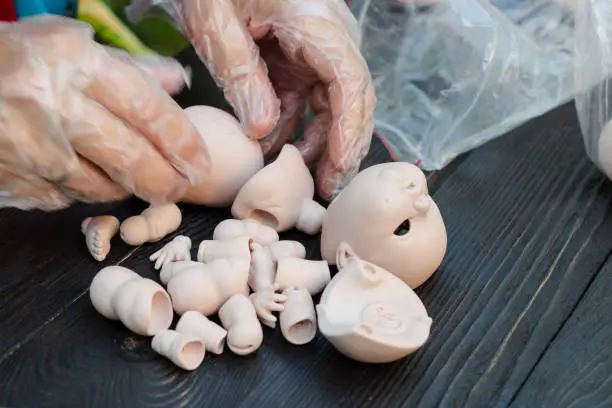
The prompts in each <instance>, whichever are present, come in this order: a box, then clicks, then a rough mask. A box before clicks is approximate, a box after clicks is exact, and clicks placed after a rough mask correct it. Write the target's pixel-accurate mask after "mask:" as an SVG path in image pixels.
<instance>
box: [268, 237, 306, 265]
mask: <svg viewBox="0 0 612 408" xmlns="http://www.w3.org/2000/svg"><path fill="white" fill-rule="evenodd" d="M268 250H269V251H270V255H271V258H272V261H273V262H277V261H278V260H279V259H282V258H301V259H304V258H306V248H305V247H304V245H303V244H302V243H300V242H298V241H278V242H274V243H272V244H270V245H268Z"/></svg>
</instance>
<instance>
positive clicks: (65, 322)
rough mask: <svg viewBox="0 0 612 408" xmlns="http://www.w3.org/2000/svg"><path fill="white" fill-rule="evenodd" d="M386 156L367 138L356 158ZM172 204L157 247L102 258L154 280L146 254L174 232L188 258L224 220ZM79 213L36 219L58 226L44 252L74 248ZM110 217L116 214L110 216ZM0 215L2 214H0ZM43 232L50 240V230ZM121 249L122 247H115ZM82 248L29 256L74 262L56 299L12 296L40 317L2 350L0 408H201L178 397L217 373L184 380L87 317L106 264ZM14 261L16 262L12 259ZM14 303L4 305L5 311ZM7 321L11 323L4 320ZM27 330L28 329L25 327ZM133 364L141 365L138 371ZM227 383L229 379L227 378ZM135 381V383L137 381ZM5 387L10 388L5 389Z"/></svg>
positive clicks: (128, 338)
mask: <svg viewBox="0 0 612 408" xmlns="http://www.w3.org/2000/svg"><path fill="white" fill-rule="evenodd" d="M389 159H390V157H389V155H388V153H387V152H386V150H385V149H384V146H383V145H382V143H380V142H379V141H378V140H376V139H375V140H374V143H373V146H372V149H371V153H370V155H369V156H368V157H367V158H366V159H365V160H364V163H363V167H367V166H370V165H372V164H375V163H379V162H381V161H386V160H389ZM133 201H135V200H133ZM134 205H137V206H138V208H132V207H134ZM180 207H181V209H182V212H183V222H182V226H181V228H180V230H179V231H177V232H176V233H173V234H171V235H170V236H168V237H166V238H165V239H164V240H162V241H161V242H159V243H156V244H149V245H144V246H143V247H142V248H139V249H138V250H137V251H136V252H134V254H133V256H132V257H129V258H127V259H122V258H124V257H125V254H126V253H127V252H126V251H125V250H123V249H124V248H120V250H119V251H115V248H114V247H113V250H112V251H111V254H110V255H111V256H109V259H112V262H115V263H117V264H121V265H123V266H126V267H128V268H130V269H133V270H135V271H137V272H138V273H140V274H141V275H142V276H144V277H148V278H152V279H158V273H157V272H156V271H154V269H153V267H152V263H151V262H150V261H149V260H148V257H149V256H150V255H151V254H152V253H153V252H155V251H156V250H158V249H159V248H161V247H162V246H163V245H164V244H165V243H167V242H168V241H170V240H171V239H172V238H173V237H175V236H176V235H179V234H185V235H187V236H189V237H191V238H192V241H193V248H192V249H193V250H192V252H193V257H194V259H195V255H196V253H197V246H198V244H199V243H200V242H201V241H202V240H204V239H211V238H212V232H213V229H214V227H215V226H216V225H217V224H218V223H219V222H220V221H222V220H224V219H226V218H229V217H230V216H231V214H230V212H229V210H228V209H208V208H203V207H198V206H191V205H181V206H180ZM142 208H144V204H142V203H140V204H134V203H133V202H129V203H126V204H124V205H123V206H121V207H120V210H121V211H119V210H118V209H117V208H115V209H114V211H110V210H105V211H102V213H113V214H116V215H117V216H119V217H120V218H122V219H123V218H125V217H126V216H129V215H132V214H135V213H137V212H138V211H140V210H142ZM71 211H72V212H71ZM79 211H85V210H84V209H83V208H80V207H78V208H77V207H75V208H74V209H71V210H69V211H68V212H61V213H57V214H45V215H43V214H40V217H41V218H42V219H44V220H45V221H46V222H47V223H50V225H55V224H61V225H64V227H63V228H62V229H61V230H60V232H59V235H61V238H60V239H55V240H53V239H51V237H45V239H49V241H50V242H49V245H48V247H49V248H50V251H51V250H54V251H55V252H57V253H60V252H62V251H58V248H60V245H67V244H65V242H70V246H71V248H77V247H78V244H77V241H79V240H81V241H82V235H80V231H79V229H78V226H79V223H80V220H81V219H82V218H83V217H84V216H85V215H91V214H98V213H99V211H101V209H100V208H88V209H86V212H87V214H84V215H81V214H80V213H79ZM96 211H98V212H96ZM118 212H119V213H121V214H117V213H118ZM0 214H2V213H1V212H0ZM26 214H27V213H23V214H22V215H23V216H26ZM10 215H13V214H12V212H11V214H8V213H7V216H10ZM62 217H63V218H62ZM7 219H12V220H13V222H20V223H23V224H28V223H29V222H31V221H30V220H26V219H24V218H23V217H22V218H19V219H14V218H12V217H7ZM5 225H7V224H6V223H2V219H0V228H3V227H4V226H5ZM15 225H19V224H15ZM7 226H8V225H7ZM51 231H53V233H54V234H55V235H58V231H56V230H51ZM18 238H19V241H15V242H23V241H25V240H26V239H27V235H25V236H19V237H18ZM283 238H284V239H297V240H300V241H301V242H303V243H304V244H305V246H306V247H307V256H308V257H309V258H316V259H320V250H319V245H318V242H319V238H318V237H316V236H315V237H310V236H306V235H304V234H301V233H298V232H295V231H290V232H287V233H285V234H283ZM72 241H74V242H72ZM58 242H60V244H58ZM79 242H80V241H79ZM119 242H120V241H119ZM32 245H34V243H32ZM122 247H126V246H125V245H123V246H122ZM83 248H84V244H83ZM83 248H80V252H82V253H81V254H74V253H71V252H63V255H68V256H67V257H66V258H65V259H63V260H61V259H60V257H56V258H52V257H51V255H50V251H46V252H34V253H33V254H32V259H36V260H38V259H39V258H38V256H41V257H42V258H40V259H41V260H42V259H44V260H47V261H46V262H51V261H54V263H55V268H56V269H61V268H62V266H63V265H68V264H69V263H71V262H72V260H74V259H77V260H80V261H82V262H81V263H79V262H74V265H75V268H66V269H65V272H64V273H63V274H62V278H61V279H59V280H58V283H57V285H59V286H60V290H59V291H58V293H56V294H55V295H54V299H55V298H57V299H56V300H53V301H50V302H47V301H43V302H42V304H41V302H40V300H39V299H38V297H37V293H36V292H34V291H33V289H32V288H29V292H27V293H21V294H20V295H19V296H20V298H19V299H27V300H28V301H29V302H30V304H31V305H32V308H31V310H28V314H24V315H23V316H22V319H21V320H23V319H26V318H27V317H28V315H29V314H32V313H34V314H39V315H40V316H41V319H40V320H36V321H33V322H30V324H29V326H34V325H35V326H36V327H37V328H38V327H39V326H40V327H39V329H38V330H34V331H33V333H31V335H30V336H28V337H27V338H26V340H27V341H20V342H18V343H16V344H15V345H13V348H12V349H11V350H9V352H6V353H5V354H4V355H3V356H2V357H1V358H0V362H1V364H0V384H3V386H2V387H1V389H0V406H5V405H8V406H24V405H28V406H29V405H32V404H33V405H36V406H53V407H57V406H130V407H134V406H151V405H156V404H159V403H162V404H163V403H169V404H171V405H172V404H174V403H175V402H177V401H182V402H181V403H186V404H187V405H190V404H191V403H193V402H194V401H196V400H201V401H206V402H207V406H208V401H209V400H208V396H207V394H208V393H209V392H212V391H207V393H204V394H202V393H197V395H191V396H190V395H187V394H185V391H188V390H190V389H194V387H197V388H201V389H202V390H206V388H205V387H203V386H202V384H201V382H202V381H204V382H206V383H209V382H210V383H211V387H213V388H214V389H215V390H217V387H218V386H217V385H213V384H216V380H215V378H216V377H218V376H219V375H220V373H219V372H208V370H203V371H202V370H200V371H198V375H196V376H195V377H193V378H191V377H190V378H191V379H188V378H187V377H184V374H182V373H179V372H177V371H176V369H175V368H174V367H173V366H172V365H171V364H170V363H168V362H167V361H166V360H164V359H163V358H160V357H159V356H157V355H156V354H155V353H153V352H152V351H151V349H150V341H149V340H148V339H145V338H142V337H140V336H135V335H133V334H130V333H129V332H128V331H127V330H126V329H124V328H123V327H122V326H121V325H120V324H119V323H116V322H111V321H107V320H105V319H104V318H102V317H101V316H100V315H98V314H97V313H96V312H95V310H94V309H93V307H92V306H91V303H90V300H89V294H88V291H87V288H88V286H89V283H90V282H91V279H92V278H93V276H94V275H95V273H96V272H97V271H98V270H99V269H101V268H102V267H103V266H105V265H108V264H111V262H105V263H104V264H97V263H95V261H93V260H90V259H89V257H88V256H89V255H88V253H87V250H86V249H83ZM126 248H127V247H126ZM128 250H129V248H128ZM50 257H51V258H50ZM117 261H121V262H117ZM15 262H22V261H21V260H20V259H15ZM82 264H87V265H88V267H87V268H85V267H83V266H82ZM45 272H46V273H47V274H48V275H49V276H53V273H50V272H49V271H48V270H46V271H45ZM67 280H68V281H69V282H68V283H67V282H66V281H67ZM66 284H68V286H69V288H70V291H67V290H66V288H65V287H62V285H66ZM56 289H57V288H56ZM62 300H63V303H62ZM47 303H49V304H47ZM16 306H17V305H11V307H13V309H15V307H16ZM41 306H42V307H41ZM15 310H16V309H15ZM0 322H1V323H0V324H3V329H4V328H5V326H4V321H3V320H0ZM9 323H11V322H10V321H9ZM31 330H32V327H30V331H31ZM3 333H4V330H3ZM13 338H14V336H11V339H13ZM21 339H22V340H23V336H21ZM275 342H276V343H279V344H280V347H281V348H283V347H284V349H285V352H291V351H293V350H294V348H293V347H290V346H288V345H287V344H285V343H284V341H282V340H281V339H280V337H279V338H277V339H276V341H275ZM278 347H279V345H278V344H277V346H272V348H273V349H274V350H275V349H277V348H278ZM264 353H265V351H264ZM260 355H261V353H260ZM307 356H308V354H304V357H307ZM22 357H26V359H27V362H25V364H26V366H24V367H22V368H23V369H21V368H19V369H17V370H15V369H14V366H13V364H14V361H16V360H21V358H22ZM258 358H261V357H258ZM284 358H285V359H286V360H287V362H290V361H291V360H292V358H293V357H291V356H286V357H284ZM207 360H209V361H207V365H208V364H213V365H214V364H219V362H220V363H221V366H220V367H221V370H223V371H227V372H230V371H233V370H234V369H239V370H240V367H243V371H244V372H243V373H241V374H240V375H241V376H245V377H249V376H250V377H252V378H257V377H258V375H259V372H260V367H259V366H257V365H256V366H252V365H249V367H250V368H249V369H248V370H245V369H244V367H246V366H245V364H247V363H248V362H249V361H252V360H253V357H250V358H246V359H242V358H238V357H235V356H232V355H231V353H229V352H228V353H225V355H224V356H223V358H222V359H217V360H219V362H217V363H215V357H214V356H212V357H210V358H207ZM137 363H138V364H137ZM20 364H21V363H20ZM139 364H145V366H141V365H139ZM135 367H138V368H137V369H136V371H135V370H134V369H135ZM258 367H259V368H258ZM202 376H204V377H202ZM179 378H183V379H184V380H180V381H179V383H177V384H175V383H174V382H173V381H174V380H173V379H175V380H178V379H179ZM232 378H235V375H234V376H233V377H232ZM140 380H142V381H141V382H140ZM183 381H187V382H183ZM250 381H252V380H250ZM75 383H78V384H82V385H83V387H80V386H79V387H74V388H72V387H71V388H70V392H62V387H64V386H68V385H69V384H75ZM9 384H10V385H9ZM62 384H63V385H62ZM13 386H14V388H12V387H13ZM165 386H168V387H170V389H169V391H168V394H167V395H159V394H158V387H165ZM216 392H217V393H221V394H223V393H226V392H227V389H223V388H219V389H218V390H217V391H216ZM123 394H125V396H123ZM128 395H131V397H127V396H128ZM240 395H241V394H240V393H237V394H236V395H230V396H228V397H227V398H229V399H230V400H235V398H236V397H240ZM117 398H120V399H122V400H124V401H125V405H121V403H120V405H113V404H114V402H115V400H116V399H117ZM125 398H127V399H125ZM217 398H220V397H217ZM192 400H193V401H192ZM238 401H240V399H238Z"/></svg>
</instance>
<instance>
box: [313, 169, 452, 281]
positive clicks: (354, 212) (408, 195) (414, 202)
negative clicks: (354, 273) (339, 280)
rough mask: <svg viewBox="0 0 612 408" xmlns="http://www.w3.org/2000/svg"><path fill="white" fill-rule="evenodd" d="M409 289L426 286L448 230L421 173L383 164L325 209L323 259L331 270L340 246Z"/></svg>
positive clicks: (361, 176) (364, 173)
mask: <svg viewBox="0 0 612 408" xmlns="http://www.w3.org/2000/svg"><path fill="white" fill-rule="evenodd" d="M342 241H346V242H347V243H348V244H349V245H350V246H351V247H352V248H353V250H354V251H355V252H356V253H357V254H358V255H359V257H361V258H362V259H363V260H365V261H368V262H371V263H373V264H375V265H378V266H380V267H381V268H383V269H385V270H387V271H389V272H391V273H393V274H395V275H396V276H398V277H399V278H400V279H402V280H403V281H404V282H405V283H406V284H408V285H409V286H410V287H411V288H413V289H414V288H416V287H418V286H420V285H421V284H422V283H423V282H425V281H426V280H427V279H428V278H429V277H430V276H431V275H432V274H433V273H434V272H435V271H436V269H437V268H438V267H439V266H440V264H441V262H442V259H443V258H444V254H445V252H446V228H445V226H444V221H443V220H442V216H441V214H440V211H439V210H438V207H437V206H436V204H435V203H434V201H433V200H432V198H431V197H430V196H429V194H428V190H427V179H426V178H425V175H424V174H423V172H422V171H421V170H420V169H419V168H418V167H416V166H414V165H412V164H410V163H384V164H379V165H375V166H372V167H369V168H367V169H365V170H363V171H362V172H360V173H358V174H357V175H356V176H355V177H354V178H353V180H351V182H350V183H349V184H348V185H347V186H346V187H345V188H344V190H342V192H341V193H340V194H339V195H338V196H337V197H336V198H335V199H334V200H333V201H332V203H331V204H330V205H329V207H328V209H327V214H326V216H325V220H324V222H323V230H322V233H321V254H322V257H323V259H325V260H327V261H328V262H329V263H330V265H333V263H334V260H335V256H336V250H337V249H338V245H339V244H340V242H342Z"/></svg>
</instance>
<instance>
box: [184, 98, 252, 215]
mask: <svg viewBox="0 0 612 408" xmlns="http://www.w3.org/2000/svg"><path fill="white" fill-rule="evenodd" d="M184 112H185V115H187V118H189V119H190V120H191V122H192V123H193V124H194V125H195V127H196V129H197V130H198V132H199V133H200V136H201V137H202V139H204V141H205V142H206V146H207V148H208V152H209V153H210V157H212V158H213V160H212V162H211V164H210V168H209V171H208V173H207V174H206V175H205V176H204V178H203V179H202V180H201V181H200V182H199V183H198V184H197V185H195V186H193V187H190V188H189V189H188V190H187V193H186V194H185V196H184V197H183V199H182V201H184V202H188V203H193V204H200V205H206V206H209V207H229V206H230V205H232V201H234V198H236V195H237V194H238V191H239V190H240V188H241V187H242V186H243V185H244V184H245V183H246V182H247V181H248V180H249V179H250V178H251V177H252V176H253V175H254V174H255V173H257V172H258V171H259V170H260V169H261V168H262V167H263V165H264V159H263V153H262V151H261V147H260V146H259V143H258V142H257V141H255V140H250V139H249V138H247V137H246V136H245V134H244V133H243V132H242V129H241V127H240V123H239V122H238V121H237V120H236V119H235V118H234V117H233V116H232V115H230V114H229V113H226V112H224V111H222V110H221V109H217V108H214V107H212V106H191V107H189V108H187V109H185V110H184Z"/></svg>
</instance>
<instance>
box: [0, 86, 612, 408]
mask: <svg viewBox="0 0 612 408" xmlns="http://www.w3.org/2000/svg"><path fill="white" fill-rule="evenodd" d="M202 86H203V87H204V88H202ZM203 89H208V91H206V92H213V93H214V92H215V91H210V87H209V85H206V84H204V85H202V83H200V84H198V83H197V82H196V84H195V85H194V90H193V91H192V92H191V93H189V92H188V93H186V94H184V95H182V96H181V97H180V98H179V100H181V102H182V103H183V104H191V103H194V99H193V95H194V94H198V93H199V94H201V93H202V92H203ZM206 92H205V93H206ZM190 95H191V96H190ZM216 95H217V96H219V95H218V94H216ZM181 98H182V99H181ZM190 98H191V99H190ZM388 160H390V158H389V156H388V154H387V153H386V151H385V149H384V148H383V146H382V144H381V143H380V142H379V141H377V140H374V142H373V145H372V149H371V152H370V155H369V156H368V158H367V160H366V161H365V163H364V166H367V165H371V164H374V163H379V162H383V161H388ZM429 183H430V187H431V191H432V193H433V197H434V199H435V200H436V202H437V203H438V205H439V207H440V209H441V211H442V214H443V216H444V218H445V220H446V224H447V228H448V233H449V245H448V253H447V256H446V259H445V261H444V263H443V265H442V267H441V268H440V270H439V271H438V272H437V273H436V274H435V275H434V276H433V277H432V278H431V279H430V280H429V281H428V282H427V283H426V284H425V285H424V286H422V287H421V288H420V289H419V290H418V293H419V295H420V296H421V297H422V299H423V301H424V303H425V305H426V306H427V308H428V310H429V313H430V315H431V316H432V317H433V320H434V323H433V329H432V333H431V338H430V340H429V342H428V343H427V344H426V345H425V346H424V347H423V348H422V349H421V350H419V351H418V352H417V353H415V354H414V355H412V356H410V357H408V358H406V359H404V360H402V361H399V362H396V363H392V364H387V365H364V364H359V363H356V362H354V361H351V360H348V359H346V358H344V357H343V356H341V355H340V354H339V353H338V352H336V351H335V350H334V349H333V348H332V347H331V346H330V345H329V344H328V343H327V342H326V341H325V339H323V338H322V337H320V336H318V337H317V338H316V340H315V341H313V342H312V343H311V344H309V345H306V346H303V347H295V346H291V345H289V344H288V343H286V342H285V341H284V340H283V339H282V337H281V336H280V334H279V333H278V332H274V331H273V330H270V329H266V330H265V340H264V344H263V346H262V348H261V349H260V350H259V351H258V352H257V353H256V354H254V355H251V356H247V357H238V356H235V355H233V354H232V353H230V352H226V353H224V354H223V355H222V356H218V357H217V356H214V355H208V356H207V359H206V360H205V362H204V364H203V365H202V366H201V367H200V368H199V369H198V370H197V371H195V372H192V373H185V372H182V371H181V370H179V369H177V368H175V367H174V366H173V365H172V364H171V363H170V362H168V361H167V360H165V359H163V358H162V357H159V356H157V355H156V354H154V353H153V352H152V351H151V349H150V343H149V340H147V339H144V338H141V337H138V336H135V335H133V334H131V333H129V332H128V331H127V330H126V329H124V328H123V327H122V326H121V325H120V324H119V323H116V322H112V321H109V320H106V319H104V318H103V317H101V316H100V315H98V314H97V313H96V312H95V311H94V309H93V307H92V306H91V303H90V300H89V295H88V291H87V289H88V286H89V283H90V282H91V279H92V277H93V276H94V274H95V273H96V272H97V271H98V270H99V269H100V268H101V267H102V266H104V265H112V264H117V265H123V266H126V267H128V268H131V269H133V270H135V271H137V272H138V273H140V274H142V275H143V276H146V277H151V278H157V274H156V273H155V272H154V270H153V267H152V264H151V262H149V261H148V257H149V255H150V254H152V253H153V252H154V251H155V250H157V249H158V248H160V246H161V245H163V244H164V243H165V242H167V240H168V239H170V238H171V237H168V238H167V239H166V240H164V241H163V242H161V243H158V244H155V245H145V246H142V247H139V248H130V247H128V246H126V245H124V244H122V243H121V241H120V240H119V239H115V240H114V241H113V248H112V252H111V254H110V256H109V258H108V259H107V260H106V261H105V262H104V263H103V264H102V265H101V264H99V263H96V262H95V261H94V260H93V259H92V258H91V257H90V256H89V254H88V252H87V249H86V248H85V243H84V239H83V236H82V235H81V233H80V230H79V224H80V222H81V220H82V219H83V218H84V217H86V216H89V215H95V214H103V213H111V214H115V215H117V216H118V217H119V218H125V217H126V216H129V215H132V214H135V213H137V212H138V211H140V210H141V209H143V208H144V204H142V203H140V202H139V201H137V200H129V201H127V202H124V203H119V204H113V205H106V206H84V205H77V206H74V207H72V208H70V209H68V210H65V211H62V212H58V213H54V214H43V213H40V212H27V213H26V212H19V211H15V210H1V211H0V231H1V232H0V384H1V385H0V406H9V407H20V408H21V407H90V406H91V407H113V408H118V407H130V408H136V407H162V406H169V407H183V406H185V407H198V408H200V407H206V408H212V407H262V408H263V407H269V408H272V407H282V406H288V407H292V408H295V407H309V408H310V407H312V408H315V407H316V408H323V407H369V406H372V407H396V406H404V407H417V406H422V407H437V406H440V407H455V406H465V407H506V406H512V407H528V408H533V407H554V408H558V407H570V406H571V407H587V408H594V407H610V406H612V359H611V357H610V353H611V350H612V348H611V346H610V340H611V339H612V262H611V261H610V259H609V256H610V253H611V250H612V228H611V227H612V216H611V214H612V212H611V211H610V210H611V208H610V199H611V197H612V184H611V183H610V181H608V180H607V179H606V178H605V177H604V176H603V175H602V174H601V173H600V172H599V171H598V170H597V169H596V168H595V167H594V166H593V165H592V164H591V162H590V161H589V160H588V159H587V157H586V156H585V153H584V149H583V146H582V140H581V137H580V132H579V128H578V124H577V119H576V115H575V112H574V108H573V106H572V105H566V106H564V107H562V108H560V109H557V110H555V111H553V112H551V113H549V114H547V115H545V116H543V117H541V118H538V119H536V120H533V121H531V122H529V123H527V124H526V125H524V126H522V127H521V128H520V129H518V130H516V131H514V132H512V133H511V134H509V135H507V136H505V137H503V138H501V139H499V140H497V141H494V142H492V143H489V144H488V145H486V146H484V147H482V148H480V149H477V150H475V151H473V152H471V153H470V154H468V155H465V156H462V157H460V158H458V159H457V160H456V161H455V162H454V163H452V164H451V165H450V166H449V167H448V168H446V169H445V170H444V171H440V172H435V173H432V174H430V175H429ZM183 214H184V221H183V226H182V227H181V229H180V231H178V232H177V234H178V233H180V234H186V235H188V236H190V237H191V238H192V239H193V241H194V242H195V243H196V244H197V243H199V241H201V240H203V239H208V238H210V237H211V232H212V229H213V227H214V226H215V225H216V224H217V223H218V222H219V221H221V220H223V219H224V218H227V217H229V212H228V211H225V210H214V211H213V210H209V209H205V208H201V207H200V208H197V207H191V206H183ZM173 235H175V234H173ZM285 237H286V238H298V239H300V240H302V242H304V243H305V244H306V245H307V247H308V250H309V254H308V255H309V257H313V258H316V257H318V256H319V250H318V238H317V237H315V238H312V237H310V238H308V237H305V236H302V235H299V234H296V233H290V234H286V235H285ZM196 247H197V245H196Z"/></svg>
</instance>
